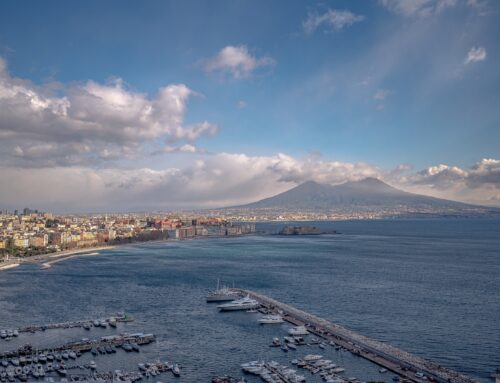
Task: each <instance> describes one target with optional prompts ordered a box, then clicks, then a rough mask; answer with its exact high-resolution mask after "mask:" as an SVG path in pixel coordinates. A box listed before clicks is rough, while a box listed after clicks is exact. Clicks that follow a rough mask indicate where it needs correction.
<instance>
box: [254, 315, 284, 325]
mask: <svg viewBox="0 0 500 383" xmlns="http://www.w3.org/2000/svg"><path fill="white" fill-rule="evenodd" d="M257 322H259V324H279V323H283V322H284V320H283V318H282V317H281V315H264V316H262V317H261V318H259V320H258V321H257Z"/></svg>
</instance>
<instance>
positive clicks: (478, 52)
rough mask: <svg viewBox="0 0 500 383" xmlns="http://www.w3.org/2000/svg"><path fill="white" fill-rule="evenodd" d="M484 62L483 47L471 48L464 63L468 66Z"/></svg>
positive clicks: (484, 51)
mask: <svg viewBox="0 0 500 383" xmlns="http://www.w3.org/2000/svg"><path fill="white" fill-rule="evenodd" d="M484 60H486V49H484V48H483V47H472V48H471V49H470V51H469V52H468V53H467V57H466V58H465V61H464V63H465V64H470V63H473V62H478V61H484Z"/></svg>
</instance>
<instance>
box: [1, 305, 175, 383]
mask: <svg viewBox="0 0 500 383" xmlns="http://www.w3.org/2000/svg"><path fill="white" fill-rule="evenodd" d="M131 321H132V318H131V317H130V316H127V315H126V314H123V313H119V314H117V315H116V316H112V317H108V318H104V319H94V320H83V321H74V322H63V323H54V324H46V325H43V326H40V325H38V326H29V327H24V328H19V329H15V330H1V334H2V335H3V334H7V336H12V337H18V336H20V335H21V334H20V333H23V332H24V333H26V332H27V333H34V332H38V331H48V330H56V329H64V330H66V331H70V329H74V328H78V327H84V328H85V329H86V330H90V329H91V328H92V327H95V328H108V330H114V329H116V324H117V323H118V322H131ZM2 337H3V336H2ZM155 342H156V336H155V335H154V334H144V333H132V334H130V333H111V334H109V333H108V334H107V335H104V336H101V337H98V338H95V339H89V338H82V339H80V340H76V341H70V342H66V343H63V344H58V345H52V346H50V347H47V346H45V347H37V346H34V345H32V344H24V345H23V346H21V347H18V348H17V349H13V350H8V351H2V352H0V382H27V381H40V380H41V381H45V382H56V381H60V382H76V381H78V382H136V381H139V380H142V379H144V378H146V379H149V378H155V377H159V376H160V375H161V374H164V373H167V372H168V373H171V374H172V376H174V377H179V376H180V375H181V367H180V365H179V364H177V363H173V362H170V361H166V360H161V359H160V358H156V359H155V360H150V361H142V362H140V363H137V364H136V367H135V369H134V368H133V367H131V366H133V364H132V365H130V364H128V365H127V368H126V369H124V368H121V369H114V370H111V371H107V370H105V369H104V370H101V369H98V364H97V363H96V360H98V358H99V360H100V358H101V357H105V356H107V358H104V359H103V362H105V363H104V367H105V368H106V366H108V367H110V365H109V361H110V360H113V358H112V359H109V357H113V356H115V358H116V357H117V358H118V359H123V357H124V356H125V355H127V354H136V355H137V356H138V357H139V358H140V351H141V348H142V347H143V346H146V345H150V344H152V343H155ZM119 352H121V353H122V354H121V355H123V356H118V353H119ZM136 358H137V357H136ZM133 359H135V358H133ZM141 359H142V358H141ZM141 359H139V360H141ZM106 360H107V362H106ZM136 360H137V359H136ZM142 360H143V359H142ZM99 363H100V362H99Z"/></svg>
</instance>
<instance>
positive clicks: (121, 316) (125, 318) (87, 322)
mask: <svg viewBox="0 0 500 383" xmlns="http://www.w3.org/2000/svg"><path fill="white" fill-rule="evenodd" d="M113 320H114V322H115V323H118V322H132V321H133V320H134V318H133V317H132V316H130V315H127V314H125V313H118V314H116V316H111V317H109V318H103V319H98V321H99V322H106V323H107V324H109V323H112V322H113ZM94 321H95V320H94V319H84V320H78V321H69V322H62V323H50V324H46V325H30V326H26V327H20V328H17V329H16V330H17V331H18V332H19V333H35V332H38V331H45V330H54V329H68V328H77V327H84V326H88V328H92V327H96V326H94Z"/></svg>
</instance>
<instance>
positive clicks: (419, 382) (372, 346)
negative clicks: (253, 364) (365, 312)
mask: <svg viewBox="0 0 500 383" xmlns="http://www.w3.org/2000/svg"><path fill="white" fill-rule="evenodd" d="M232 291H234V292H237V293H238V294H239V295H240V296H241V297H247V299H248V298H250V299H253V300H256V301H258V302H259V304H260V305H261V306H262V308H263V309H264V310H263V311H264V312H266V313H267V314H271V313H274V314H276V315H277V314H279V315H281V316H282V317H283V319H284V320H285V321H287V322H289V323H291V324H293V325H294V326H296V327H294V328H293V329H292V333H293V334H298V333H301V334H305V333H310V334H314V335H315V336H317V337H319V338H321V339H323V340H325V341H328V342H329V344H330V345H331V346H333V347H341V348H343V349H345V350H348V351H350V352H352V353H353V354H355V355H357V356H360V357H362V358H365V359H367V360H369V361H371V362H373V363H376V364H378V365H379V366H381V367H382V368H383V369H385V370H389V371H392V372H394V373H396V374H397V375H398V376H401V377H403V378H405V379H408V380H410V381H412V382H416V383H423V382H426V381H436V382H439V383H476V381H475V380H473V379H472V378H470V377H468V376H466V375H463V374H461V373H459V372H456V371H453V370H451V369H449V368H446V367H443V366H440V365H438V364H436V363H434V362H431V361H428V360H425V359H422V358H420V357H417V356H415V355H412V354H410V353H408V352H406V351H403V350H400V349H398V348H396V347H394V346H391V345H388V344H386V343H382V342H379V341H376V340H374V339H370V338H368V337H365V336H363V335H360V334H357V333H355V332H353V331H350V330H348V329H346V328H344V327H342V326H340V325H337V324H334V323H332V322H329V321H327V320H325V319H322V318H319V317H317V316H314V315H311V314H309V313H306V312H304V311H302V310H298V309H296V308H294V307H292V306H289V305H287V304H285V303H282V302H279V301H277V300H274V299H272V298H269V297H267V296H264V295H261V294H258V293H256V292H253V291H250V290H244V289H234V288H233V289H232ZM262 308H261V309H262Z"/></svg>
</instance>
